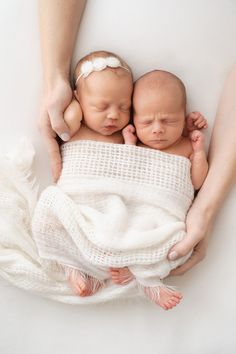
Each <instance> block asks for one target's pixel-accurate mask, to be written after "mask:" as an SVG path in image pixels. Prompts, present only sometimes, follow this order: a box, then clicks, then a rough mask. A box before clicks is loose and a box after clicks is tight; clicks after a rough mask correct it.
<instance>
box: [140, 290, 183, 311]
mask: <svg viewBox="0 0 236 354" xmlns="http://www.w3.org/2000/svg"><path fill="white" fill-rule="evenodd" d="M140 287H141V289H142V290H143V291H144V294H145V295H146V296H147V297H148V298H149V299H150V300H151V301H152V302H154V303H155V304H157V305H159V306H161V307H162V308H163V309H164V310H170V309H172V308H173V307H174V306H176V305H178V303H179V302H180V300H181V299H182V297H183V296H182V294H181V293H179V292H177V291H175V290H172V289H170V288H168V287H166V286H154V287H147V286H142V285H141V286H140Z"/></svg>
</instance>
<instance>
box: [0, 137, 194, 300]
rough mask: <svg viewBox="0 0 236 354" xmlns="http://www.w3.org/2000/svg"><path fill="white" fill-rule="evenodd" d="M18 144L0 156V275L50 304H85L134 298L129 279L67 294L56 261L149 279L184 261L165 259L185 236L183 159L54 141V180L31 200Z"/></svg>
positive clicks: (186, 173) (98, 273)
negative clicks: (57, 155) (57, 173)
mask: <svg viewBox="0 0 236 354" xmlns="http://www.w3.org/2000/svg"><path fill="white" fill-rule="evenodd" d="M27 149H28V150H30V149H29V146H27ZM28 150H27V151H28ZM24 151H26V147H25V146H23V147H21V148H18V149H17V154H16V155H15V156H14V158H11V160H9V159H4V158H2V159H1V161H2V162H1V165H2V166H1V170H0V181H1V185H0V212H1V222H0V272H1V275H2V276H3V277H4V278H6V279H7V280H9V281H10V282H12V283H13V284H16V285H17V286H19V287H22V288H24V289H30V290H32V291H34V292H37V293H39V294H41V295H43V296H47V297H49V298H52V299H56V300H58V301H64V302H68V303H80V304H82V303H84V304H85V303H93V302H99V301H107V300H110V299H112V298H114V297H124V296H125V297H129V296H134V295H137V294H138V291H137V287H136V284H135V282H131V283H130V284H129V285H126V286H123V287H122V286H116V285H113V284H112V283H111V281H110V280H107V286H106V287H105V288H104V289H102V290H100V291H99V292H98V293H97V294H96V295H94V296H91V297H87V298H80V297H78V296H73V295H72V292H71V290H70V289H69V287H68V285H67V282H66V277H65V275H64V274H63V273H62V272H61V271H58V270H60V266H63V267H72V268H77V269H79V270H82V271H84V272H86V273H87V274H89V275H92V276H95V277H97V278H99V279H102V280H104V279H108V278H109V272H108V268H109V267H124V266H129V267H130V269H131V270H132V271H133V273H134V274H135V276H137V277H138V278H140V279H144V281H146V282H147V283H148V279H150V282H153V279H154V278H155V277H160V278H163V277H165V276H166V275H167V274H168V273H169V271H170V270H171V269H172V268H175V267H176V266H177V265H179V264H181V263H182V262H183V261H184V260H185V259H186V257H184V258H183V259H180V260H178V261H177V262H169V261H168V260H167V258H166V256H167V253H168V251H169V249H170V247H172V245H174V244H175V243H176V242H178V241H180V240H181V239H182V238H183V237H184V235H185V216H186V213H187V210H188V208H189V207H190V205H191V202H192V199H193V186H192V183H191V178H190V161H189V160H188V159H187V158H184V157H181V156H175V155H170V154H167V153H163V152H160V151H155V150H151V149H145V148H141V147H136V146H128V145H120V144H109V143H102V142H94V141H76V142H69V143H66V144H64V145H63V146H62V158H63V171H62V175H61V177H60V180H59V181H58V183H57V185H54V186H50V187H48V188H46V190H45V191H44V192H43V193H42V194H41V196H40V199H39V201H38V202H37V204H36V188H35V187H34V185H33V184H32V178H29V177H30V176H31V172H32V169H31V163H32V159H30V158H29V159H28V160H27V159H26V160H24V159H23V160H22V161H20V163H18V164H17V163H16V162H17V161H18V162H19V156H24ZM31 151H32V149H31ZM23 165H24V169H22V166H23ZM10 176H11V178H9V177H10ZM12 176H14V178H13V177H12ZM34 184H35V183H34ZM6 201H7V203H8V209H6V205H7V203H6ZM35 204H36V208H35V212H34V217H33V220H32V230H33V238H32V231H31V214H32V211H33V210H34V206H35ZM8 211H9V212H8ZM35 242H36V244H35ZM57 265H59V268H58V269H57Z"/></svg>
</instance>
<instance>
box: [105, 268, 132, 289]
mask: <svg viewBox="0 0 236 354" xmlns="http://www.w3.org/2000/svg"><path fill="white" fill-rule="evenodd" d="M110 273H111V279H112V281H113V283H115V284H119V285H126V284H128V283H130V282H131V280H133V279H134V276H133V274H132V273H131V271H130V270H129V268H128V267H124V268H110Z"/></svg>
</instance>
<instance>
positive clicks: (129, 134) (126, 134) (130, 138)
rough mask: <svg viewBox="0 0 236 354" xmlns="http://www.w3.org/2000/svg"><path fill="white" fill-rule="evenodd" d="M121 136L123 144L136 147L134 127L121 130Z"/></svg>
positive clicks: (130, 125) (128, 126)
mask: <svg viewBox="0 0 236 354" xmlns="http://www.w3.org/2000/svg"><path fill="white" fill-rule="evenodd" d="M122 135H123V138H124V141H125V144H128V145H136V143H137V136H136V135H135V127H134V126H133V125H132V124H129V125H127V127H125V128H124V129H123V130H122Z"/></svg>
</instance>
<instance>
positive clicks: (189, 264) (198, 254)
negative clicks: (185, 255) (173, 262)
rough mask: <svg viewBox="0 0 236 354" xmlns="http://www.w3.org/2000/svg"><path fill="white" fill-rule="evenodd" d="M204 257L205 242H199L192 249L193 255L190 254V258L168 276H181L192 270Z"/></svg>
mask: <svg viewBox="0 0 236 354" xmlns="http://www.w3.org/2000/svg"><path fill="white" fill-rule="evenodd" d="M205 255H206V242H205V240H202V241H200V242H199V243H198V244H197V246H196V247H195V248H194V250H193V253H192V254H191V256H190V258H189V259H188V260H187V261H186V262H185V263H184V264H182V265H181V266H180V267H178V268H176V269H173V270H172V271H171V272H170V274H169V276H172V275H183V274H184V273H186V272H187V271H189V270H190V269H191V268H193V267H194V266H195V265H196V264H198V263H199V262H201V261H202V260H203V259H204V258H205Z"/></svg>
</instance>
